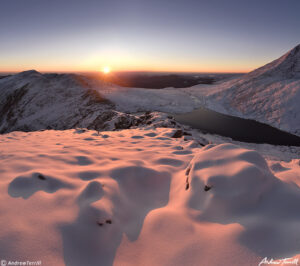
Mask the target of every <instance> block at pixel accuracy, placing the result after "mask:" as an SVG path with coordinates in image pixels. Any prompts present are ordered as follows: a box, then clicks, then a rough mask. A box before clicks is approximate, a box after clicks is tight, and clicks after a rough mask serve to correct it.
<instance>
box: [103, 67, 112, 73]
mask: <svg viewBox="0 0 300 266" xmlns="http://www.w3.org/2000/svg"><path fill="white" fill-rule="evenodd" d="M102 72H103V73H104V74H108V73H109V72H110V67H108V66H106V67H104V68H103V70H102Z"/></svg>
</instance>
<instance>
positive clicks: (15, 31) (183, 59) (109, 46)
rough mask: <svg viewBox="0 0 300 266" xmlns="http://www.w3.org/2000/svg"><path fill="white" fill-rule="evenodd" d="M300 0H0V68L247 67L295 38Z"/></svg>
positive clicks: (284, 48) (275, 53) (299, 30)
mask: <svg viewBox="0 0 300 266" xmlns="http://www.w3.org/2000/svg"><path fill="white" fill-rule="evenodd" d="M299 14H300V0H251V1H249V0H248V1H246V0H180V1H179V0H160V1H159V0H3V1H1V8H0V71H2V72H9V71H23V70H28V69H36V70H38V71H41V72H47V71H48V72H55V71H63V72H72V71H101V69H103V68H104V67H105V66H109V67H110V68H111V69H112V70H115V71H122V70H126V71H187V72H248V71H250V70H253V69H255V68H257V67H259V66H262V65H264V64H266V63H268V62H270V61H272V60H274V59H276V58H278V57H279V56H281V55H282V54H284V53H285V52H287V51H288V50H290V49H292V48H293V47H294V46H296V45H297V44H299V43H300V15H299Z"/></svg>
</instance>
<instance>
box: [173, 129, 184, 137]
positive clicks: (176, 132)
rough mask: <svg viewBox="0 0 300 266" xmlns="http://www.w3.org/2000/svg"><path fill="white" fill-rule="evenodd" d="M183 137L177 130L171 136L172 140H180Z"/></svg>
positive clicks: (180, 131) (179, 130)
mask: <svg viewBox="0 0 300 266" xmlns="http://www.w3.org/2000/svg"><path fill="white" fill-rule="evenodd" d="M182 136H183V132H182V130H181V129H178V130H176V131H175V133H174V134H173V136H172V138H181V137H182Z"/></svg>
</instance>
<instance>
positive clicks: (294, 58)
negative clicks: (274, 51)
mask: <svg viewBox="0 0 300 266" xmlns="http://www.w3.org/2000/svg"><path fill="white" fill-rule="evenodd" d="M260 77H275V78H276V77H280V78H285V79H298V78H300V44H298V45H297V46H296V47H294V48H293V49H292V50H290V51H288V52H287V53H286V54H284V55H283V56H281V57H280V58H278V59H276V60H274V61H272V62H271V63H269V64H266V65H264V66H263V67H260V68H258V69H256V70H254V71H252V72H250V73H249V74H247V75H246V76H244V78H243V79H253V78H260Z"/></svg>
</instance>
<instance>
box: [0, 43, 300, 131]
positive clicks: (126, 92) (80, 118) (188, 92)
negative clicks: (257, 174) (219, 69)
mask: <svg viewBox="0 0 300 266" xmlns="http://www.w3.org/2000/svg"><path fill="white" fill-rule="evenodd" d="M203 86H204V87H203ZM108 99H110V100H108ZM200 100H201V101H200ZM199 104H200V105H202V106H203V105H204V106H206V107H208V108H210V109H213V110H216V111H219V112H223V113H226V114H230V115H234V116H239V117H243V118H251V119H254V120H257V121H260V122H263V123H266V124H270V125H272V126H275V127H278V128H280V129H282V130H285V131H288V132H291V133H294V134H296V135H298V136H300V45H298V46H296V47H295V48H294V49H292V50H290V51H289V52H287V53H286V54H285V55H283V56H282V57H280V58H279V59H277V60H275V61H273V62H271V63H269V64H267V65H265V66H263V67H261V68H258V69H256V70H254V71H252V72H250V73H248V74H246V75H243V76H241V77H238V78H234V79H230V80H229V81H225V82H222V83H218V84H214V85H198V86H194V87H191V88H186V89H171V88H169V89H166V90H143V89H131V88H122V87H119V86H117V85H113V84H111V83H108V82H104V81H101V80H96V79H94V78H91V77H85V76H82V75H75V74H41V73H39V72H37V71H34V70H30V71H25V72H21V73H18V74H15V75H10V76H6V77H3V78H1V79H0V133H7V132H11V131H16V130H19V131H35V130H43V129H57V130H64V129H70V128H90V129H96V130H113V129H123V128H130V127H132V126H139V125H141V124H143V125H147V124H151V123H154V124H155V123H156V124H157V125H162V124H161V123H165V124H164V125H166V124H168V125H169V126H172V127H173V126H174V123H175V122H174V121H171V122H170V119H169V118H167V117H168V116H167V115H165V116H164V115H162V114H152V115H136V114H133V113H131V114H130V113H124V112H121V110H122V109H125V110H126V109H129V110H131V109H132V111H131V112H134V110H140V111H143V110H148V111H153V110H157V111H164V110H168V109H170V110H174V112H175V113H176V111H178V112H183V111H182V110H185V109H191V108H192V109H193V108H197V106H199ZM127 105H128V106H127ZM131 105H132V106H133V107H134V108H131ZM135 105H137V107H138V108H135ZM122 106H124V107H126V108H122ZM127 107H128V108H127ZM169 107H170V108H169ZM171 107H172V108H171ZM117 110H118V111H117ZM123 111H124V110H123Z"/></svg>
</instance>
